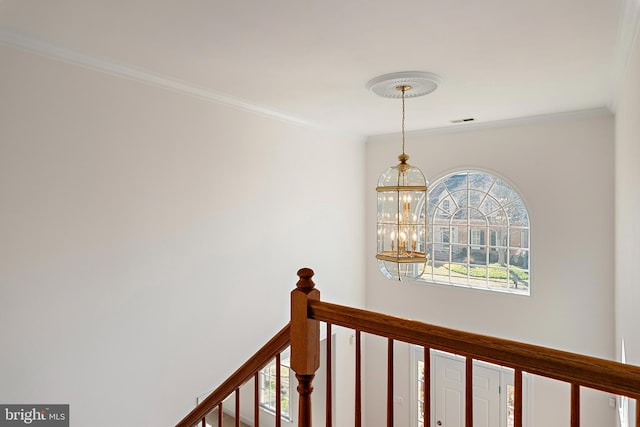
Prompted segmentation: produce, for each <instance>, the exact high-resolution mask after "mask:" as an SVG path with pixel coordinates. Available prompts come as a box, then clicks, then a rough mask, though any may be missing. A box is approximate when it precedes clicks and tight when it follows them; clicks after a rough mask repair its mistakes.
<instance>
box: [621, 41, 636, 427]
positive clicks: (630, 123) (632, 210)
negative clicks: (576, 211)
mask: <svg viewBox="0 0 640 427" xmlns="http://www.w3.org/2000/svg"><path fill="white" fill-rule="evenodd" d="M638 117H640V36H638V35H636V40H635V45H634V49H633V51H632V54H631V56H630V58H629V63H628V66H627V70H626V74H625V78H624V79H623V81H622V84H621V85H620V91H619V99H618V108H617V111H616V121H615V131H616V150H615V151H616V154H615V165H616V167H615V171H616V172H615V182H616V269H615V271H616V332H617V334H616V335H617V339H616V347H617V350H618V356H621V354H620V349H621V342H622V340H623V339H624V341H625V346H626V357H627V362H628V363H631V364H634V365H640V332H638V325H639V324H640V311H639V310H638V302H639V301H640V279H639V277H640V275H638V259H640V246H638V242H639V241H640V223H639V222H638V218H640V186H639V185H638V184H639V183H640V121H638ZM633 403H634V402H632V404H633ZM630 412H631V416H632V418H631V423H630V425H634V424H633V422H634V421H633V415H634V410H633V406H632V407H631V410H630Z"/></svg>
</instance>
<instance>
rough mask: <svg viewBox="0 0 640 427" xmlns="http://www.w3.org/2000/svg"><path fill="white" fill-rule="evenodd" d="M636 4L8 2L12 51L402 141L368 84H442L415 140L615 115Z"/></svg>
mask: <svg viewBox="0 0 640 427" xmlns="http://www.w3.org/2000/svg"><path fill="white" fill-rule="evenodd" d="M624 3H625V0H534V1H523V0H475V1H474V0H394V1H391V0H271V1H265V0H262V1H260V0H180V1H176V0H171V1H168V0H56V1H52V0H28V1H25V0H0V42H4V43H5V44H13V45H15V46H17V47H27V48H29V47H30V48H31V49H32V50H36V51H38V50H39V51H40V52H41V53H49V54H52V55H53V56H56V52H57V54H58V56H64V55H66V56H67V59H68V58H75V59H74V60H77V61H78V62H83V61H85V62H86V61H87V58H90V59H89V60H88V61H94V63H95V64H98V65H96V66H97V67H98V68H101V67H102V68H108V67H109V65H105V64H113V67H116V66H117V67H120V68H118V69H119V70H128V71H125V72H124V74H126V73H127V72H134V71H135V72H139V75H140V76H143V77H141V78H142V79H143V80H144V79H147V80H152V79H156V81H160V79H161V78H162V79H163V80H161V81H162V82H164V83H165V84H166V85H168V86H171V85H181V87H182V88H186V91H187V92H190V91H192V92H193V93H200V94H202V93H206V94H208V95H209V97H211V98H212V99H216V97H217V98H218V99H222V97H229V98H230V99H231V101H230V102H232V103H233V102H237V103H244V104H242V105H245V106H246V105H249V108H255V109H260V110H261V111H266V112H267V113H268V114H272V113H273V114H276V115H277V114H281V115H283V116H286V117H289V118H292V119H293V120H299V121H301V122H310V123H314V124H317V125H319V126H322V127H327V128H332V129H338V130H346V131H351V132H356V133H359V134H363V135H375V134H381V133H391V132H398V131H399V129H400V101H399V100H397V99H395V100H394V99H386V98H380V97H378V96H375V95H373V94H372V93H371V92H369V91H368V90H367V88H366V83H367V81H368V80H369V79H371V78H373V77H376V76H378V75H380V74H385V73H391V72H397V71H415V70H417V71H429V72H432V73H436V74H438V75H439V76H440V78H441V79H442V84H441V86H440V87H439V88H438V90H437V91H435V92H434V93H432V94H430V95H427V96H425V97H421V98H413V99H409V100H407V129H408V130H416V129H429V128H438V127H443V126H454V125H452V124H451V123H450V121H451V120H455V119H463V118H469V117H473V118H475V119H476V121H478V122H490V121H496V120H504V119H511V118H521V117H528V116H536V115H544V114H554V113H559V112H567V111H577V110H585V109H593V108H600V107H606V106H610V105H612V102H613V101H614V96H615V95H614V94H615V87H616V79H617V76H618V75H619V70H618V68H619V63H620V60H619V58H617V57H616V55H618V56H619V55H620V46H619V44H620V43H619V42H618V41H617V40H618V39H619V25H620V24H619V23H620V22H621V16H622V14H621V10H622V8H623V6H624ZM60 52H65V53H64V55H63V54H61V53H60ZM132 70H133V71H132Z"/></svg>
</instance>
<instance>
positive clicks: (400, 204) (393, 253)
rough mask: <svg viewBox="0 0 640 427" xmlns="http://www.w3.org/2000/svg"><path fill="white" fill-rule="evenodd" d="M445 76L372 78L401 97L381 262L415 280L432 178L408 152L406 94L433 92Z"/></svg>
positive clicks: (385, 181)
mask: <svg viewBox="0 0 640 427" xmlns="http://www.w3.org/2000/svg"><path fill="white" fill-rule="evenodd" d="M439 82H440V80H439V78H438V77H437V76H435V75H434V74H431V73H424V72H403V73H393V74H385V75H384V76H380V77H377V78H375V79H373V80H371V81H369V83H368V84H367V87H368V88H369V89H370V90H371V91H372V92H374V93H375V94H377V95H380V96H383V97H387V98H401V99H402V153H401V154H400V155H399V156H398V160H399V161H400V163H398V164H397V165H395V166H392V167H390V168H389V169H387V170H386V171H384V172H383V173H382V175H380V178H379V179H378V185H377V187H376V191H377V193H378V215H377V218H378V219H377V226H378V236H377V253H376V258H377V260H378V266H379V268H380V271H381V272H382V274H384V275H385V276H386V277H387V278H389V279H396V280H399V281H402V280H415V279H416V278H418V277H420V276H421V275H422V273H424V269H425V266H426V264H427V185H428V183H427V180H426V179H425V177H424V174H423V173H422V171H421V170H420V169H419V168H417V167H415V166H411V165H410V164H409V163H407V161H408V160H409V156H408V155H407V154H406V153H405V150H404V148H405V99H406V98H409V97H416V96H422V95H426V94H428V93H431V92H433V91H434V90H435V89H436V88H437V87H438V84H439Z"/></svg>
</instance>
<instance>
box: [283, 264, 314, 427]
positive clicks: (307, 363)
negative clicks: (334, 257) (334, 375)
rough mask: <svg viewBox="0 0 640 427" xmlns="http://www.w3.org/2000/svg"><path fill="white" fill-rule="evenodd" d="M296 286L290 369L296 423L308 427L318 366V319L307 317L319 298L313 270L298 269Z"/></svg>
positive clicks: (292, 314) (292, 304) (293, 299)
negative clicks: (294, 389)
mask: <svg viewBox="0 0 640 427" xmlns="http://www.w3.org/2000/svg"><path fill="white" fill-rule="evenodd" d="M298 277H299V278H300V280H298V283H296V289H294V290H293V291H291V331H290V337H291V369H293V371H294V372H295V373H296V378H297V379H298V394H299V400H298V427H311V392H312V391H313V387H312V386H311V382H312V381H313V377H314V375H315V373H316V371H317V370H318V368H319V367H320V322H318V321H317V320H311V319H308V318H307V306H308V304H307V303H308V301H310V300H319V299H320V291H318V290H317V289H315V283H313V280H311V278H312V277H313V270H311V269H310V268H301V269H300V270H298Z"/></svg>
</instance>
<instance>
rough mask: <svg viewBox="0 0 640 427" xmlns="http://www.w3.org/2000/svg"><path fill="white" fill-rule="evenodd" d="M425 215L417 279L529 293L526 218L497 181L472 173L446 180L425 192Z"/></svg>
mask: <svg viewBox="0 0 640 427" xmlns="http://www.w3.org/2000/svg"><path fill="white" fill-rule="evenodd" d="M427 216H428V224H427V228H428V232H427V244H428V258H429V262H428V266H427V269H426V270H425V273H424V274H423V276H422V278H423V279H425V280H427V281H430V282H435V283H444V284H451V285H462V286H470V287H474V288H483V289H491V290H497V291H508V292H516V293H522V294H526V295H528V294H529V287H530V283H531V272H530V269H529V256H530V248H529V214H528V213H527V209H526V207H525V205H524V203H523V201H522V199H521V198H520V195H519V194H518V192H517V191H516V190H515V189H513V188H512V187H511V186H510V185H509V184H508V183H506V182H505V181H504V180H503V179H501V178H498V177H496V176H493V175H491V174H489V173H487V172H481V171H475V170H465V171H457V172H454V173H452V174H450V175H447V176H445V177H443V178H441V179H439V180H437V181H436V182H435V183H433V184H432V186H431V188H430V189H429V193H428V208H427Z"/></svg>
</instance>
